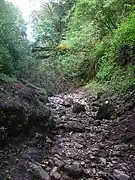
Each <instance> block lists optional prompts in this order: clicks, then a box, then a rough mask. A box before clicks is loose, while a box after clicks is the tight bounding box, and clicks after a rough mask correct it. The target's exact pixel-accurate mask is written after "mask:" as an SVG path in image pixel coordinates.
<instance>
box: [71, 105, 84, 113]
mask: <svg viewBox="0 0 135 180" xmlns="http://www.w3.org/2000/svg"><path fill="white" fill-rule="evenodd" d="M85 111H86V109H85V106H84V105H83V104H80V103H75V104H74V105H73V113H77V114H79V113H80V112H85Z"/></svg>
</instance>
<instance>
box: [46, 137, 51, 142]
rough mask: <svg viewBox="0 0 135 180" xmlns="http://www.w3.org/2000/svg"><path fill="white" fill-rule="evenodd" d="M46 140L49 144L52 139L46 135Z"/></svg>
mask: <svg viewBox="0 0 135 180" xmlns="http://www.w3.org/2000/svg"><path fill="white" fill-rule="evenodd" d="M46 142H47V143H50V144H51V143H52V140H51V139H50V138H49V137H48V136H46Z"/></svg>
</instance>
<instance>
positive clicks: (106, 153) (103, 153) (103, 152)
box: [98, 150, 109, 158]
mask: <svg viewBox="0 0 135 180" xmlns="http://www.w3.org/2000/svg"><path fill="white" fill-rule="evenodd" d="M98 156H99V157H102V158H106V157H108V156H109V154H108V152H107V151H105V150H100V151H99V152H98Z"/></svg>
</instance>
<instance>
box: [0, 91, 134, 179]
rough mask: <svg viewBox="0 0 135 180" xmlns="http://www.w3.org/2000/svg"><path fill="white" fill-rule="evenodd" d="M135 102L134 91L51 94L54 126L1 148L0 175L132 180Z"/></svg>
mask: <svg viewBox="0 0 135 180" xmlns="http://www.w3.org/2000/svg"><path fill="white" fill-rule="evenodd" d="M134 105H135V99H134V96H128V97H126V98H125V99H124V100H120V99H118V97H111V98H110V99H104V100H101V99H99V98H97V97H93V96H90V95H88V94H87V93H86V92H82V91H79V90H78V91H75V92H73V93H63V94H60V95H57V96H53V97H50V98H49V101H48V103H47V104H46V106H47V107H48V108H49V109H50V110H51V118H52V119H53V122H55V126H51V131H47V133H46V132H45V130H44V129H42V131H37V130H35V131H34V132H33V133H29V134H28V135H27V136H26V135H25V136H22V135H21V136H20V137H19V138H18V137H17V138H11V140H10V141H9V142H8V145H7V146H5V147H4V148H1V150H0V163H1V164H0V180H8V179H11V180H49V179H52V180H53V179H54V180H55V179H56V180H57V179H60V180H130V179H131V180H134V179H135V106H134ZM37 108H38V107H37Z"/></svg>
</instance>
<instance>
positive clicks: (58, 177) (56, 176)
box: [53, 172, 61, 179]
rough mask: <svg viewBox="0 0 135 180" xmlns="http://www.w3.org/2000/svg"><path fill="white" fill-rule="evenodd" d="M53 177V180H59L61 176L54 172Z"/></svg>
mask: <svg viewBox="0 0 135 180" xmlns="http://www.w3.org/2000/svg"><path fill="white" fill-rule="evenodd" d="M53 177H54V178H55V179H61V175H60V174H59V173H58V172H54V173H53Z"/></svg>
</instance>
